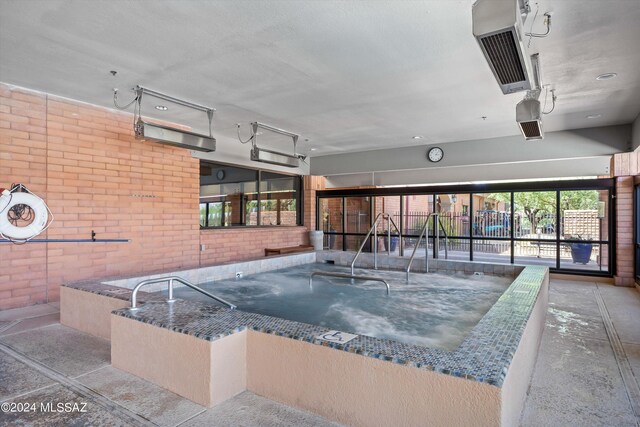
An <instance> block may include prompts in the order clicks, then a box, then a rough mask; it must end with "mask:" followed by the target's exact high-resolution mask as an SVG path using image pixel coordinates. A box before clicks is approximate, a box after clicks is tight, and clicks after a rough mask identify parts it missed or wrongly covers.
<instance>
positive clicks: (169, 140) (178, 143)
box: [114, 86, 216, 152]
mask: <svg viewBox="0 0 640 427" xmlns="http://www.w3.org/2000/svg"><path fill="white" fill-rule="evenodd" d="M134 90H135V92H136V95H137V97H136V99H135V101H137V103H138V110H137V111H138V114H137V118H138V120H137V121H136V122H135V124H134V126H133V130H134V133H135V136H136V139H141V140H151V141H153V142H158V143H160V144H166V145H172V146H174V147H180V148H187V149H189V150H197V151H204V152H211V151H215V150H216V139H215V138H214V137H213V135H212V134H211V122H212V120H213V112H214V111H215V109H214V108H211V107H206V106H204V105H199V104H195V103H193V102H189V101H185V100H182V99H179V98H175V97H173V96H169V95H167V94H164V93H161V92H157V91H155V90H151V89H148V88H145V87H142V86H136V88H135V89H134ZM145 94H147V95H149V96H152V97H154V98H159V99H162V100H165V101H169V102H172V103H174V104H178V105H182V106H185V107H188V108H192V109H194V110H200V111H203V112H205V113H206V114H207V117H208V119H209V135H208V136H207V135H201V134H198V133H194V132H188V131H185V130H181V129H176V128H172V127H168V126H161V125H158V124H155V123H147V122H145V121H144V120H142V112H141V110H142V108H141V107H142V97H143V96H144V95H145ZM115 96H116V94H114V100H115ZM114 102H115V101H114ZM155 108H156V109H157V110H160V111H166V110H168V109H169V108H168V107H166V106H164V105H156V107H155Z"/></svg>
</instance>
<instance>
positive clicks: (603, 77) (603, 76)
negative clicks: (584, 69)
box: [596, 73, 618, 80]
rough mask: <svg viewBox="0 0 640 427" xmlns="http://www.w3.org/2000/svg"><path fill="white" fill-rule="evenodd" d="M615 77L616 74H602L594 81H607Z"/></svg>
mask: <svg viewBox="0 0 640 427" xmlns="http://www.w3.org/2000/svg"><path fill="white" fill-rule="evenodd" d="M617 75H618V74H617V73H604V74H600V75H599V76H598V77H596V80H609V79H613V78H615V77H616V76H617Z"/></svg>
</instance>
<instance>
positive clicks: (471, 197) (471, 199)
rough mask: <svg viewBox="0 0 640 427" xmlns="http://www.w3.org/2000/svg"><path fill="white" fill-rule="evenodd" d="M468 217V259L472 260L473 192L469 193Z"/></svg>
mask: <svg viewBox="0 0 640 427" xmlns="http://www.w3.org/2000/svg"><path fill="white" fill-rule="evenodd" d="M469 218H470V220H469V261H473V228H474V227H475V222H476V221H475V215H474V213H473V193H469Z"/></svg>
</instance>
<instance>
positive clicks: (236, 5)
mask: <svg viewBox="0 0 640 427" xmlns="http://www.w3.org/2000/svg"><path fill="white" fill-rule="evenodd" d="M514 1H515V0H514ZM472 3H473V2H472V0H439V1H436V0H433V1H301V0H298V1H252V0H250V1H238V0H235V1H194V0H182V1H162V2H158V1H155V0H144V1H141V0H138V1H113V0H112V1H101V0H92V1H84V0H83V1H80V0H76V1H73V0H66V1H65V0H23V1H18V0H0V81H3V82H6V83H11V84H15V85H19V86H24V87H28V88H33V89H37V90H42V91H46V92H49V93H52V94H57V95H61V96H65V97H69V98H73V99H77V100H81V101H85V102H90V103H93V104H98V105H103V106H112V92H111V88H113V87H118V88H120V89H121V90H124V89H126V88H131V87H133V86H135V85H136V84H140V85H143V86H147V87H149V88H151V89H154V90H158V91H161V92H165V93H168V94H172V95H174V96H177V97H180V98H183V99H188V100H191V101H194V102H198V103H202V104H205V105H211V106H213V107H215V108H216V109H217V112H216V115H215V119H214V127H215V134H216V135H219V136H223V137H230V138H236V136H235V134H236V127H235V123H243V124H247V123H249V122H252V121H255V120H259V121H262V122H265V123H269V124H271V125H274V126H277V127H280V128H284V129H288V130H291V131H293V132H297V133H299V134H301V135H302V136H301V141H302V147H300V150H299V151H301V152H306V151H307V150H309V149H310V148H311V147H314V148H316V150H315V151H313V152H311V153H310V154H311V155H312V156H314V155H327V154H333V153H340V152H354V151H362V150H373V149H380V148H390V147H394V146H410V145H416V144H432V143H443V142H451V141H460V140H470V139H474V140H477V139H484V138H493V137H500V136H506V135H514V134H517V133H518V129H517V127H516V124H515V104H516V103H517V102H518V101H519V100H520V99H521V98H522V94H514V95H508V96H504V95H502V94H501V92H500V90H499V88H498V85H497V83H496V81H495V79H494V77H493V75H492V74H491V72H490V70H489V67H488V65H487V63H486V61H485V60H484V58H483V56H482V54H481V52H480V49H479V47H478V45H477V43H476V41H475V39H474V38H473V36H472V34H471V5H472ZM531 3H532V7H533V8H534V11H535V7H536V5H535V2H534V0H531ZM539 6H540V14H542V13H544V12H547V11H551V12H552V13H553V15H552V16H553V24H552V29H551V34H550V35H549V37H547V38H544V39H533V40H532V41H531V52H532V53H533V52H540V56H541V61H542V78H543V83H547V84H551V85H553V87H554V88H555V89H556V93H557V95H558V103H557V106H556V109H555V111H554V112H553V113H552V114H550V115H548V116H545V119H544V126H545V130H546V131H552V130H565V129H576V128H584V127H593V126H603V125H611V124H622V123H629V122H631V121H632V120H633V119H634V118H635V117H636V116H637V115H638V113H639V112H640V72H639V70H640V1H638V0H556V1H552V0H540V1H539ZM532 16H533V13H532V14H531V15H530V17H532ZM529 25H530V20H528V21H527V23H526V28H527V30H528V28H529ZM535 30H536V31H542V30H543V28H542V26H541V20H538V21H537V25H536V29H535ZM110 70H117V71H118V74H117V75H116V76H115V77H113V76H111V74H110V73H109V71H110ZM606 72H615V73H618V77H617V78H616V79H613V80H609V81H597V80H595V77H596V76H597V75H599V74H601V73H606ZM131 97H132V94H130V93H128V92H126V91H123V92H121V98H122V101H123V102H124V101H126V100H128V99H130V98H131ZM548 108H549V106H548V107H547V109H548ZM145 111H147V112H149V111H151V110H149V108H147V109H146V110H145ZM176 111H177V109H170V110H169V111H168V112H167V113H165V114H166V118H167V119H169V120H176V119H177V120H178V121H181V122H186V124H193V123H196V122H193V119H194V117H188V116H186V115H184V114H183V113H177V112H176ZM153 112H154V113H156V114H154V115H155V116H160V115H161V114H162V113H158V112H156V111H153ZM596 113H597V114H601V115H602V116H601V117H600V118H598V119H587V118H586V116H587V115H589V114H596ZM482 116H486V117H487V119H486V120H483V119H482V118H481V117H482ZM197 117H198V118H199V119H200V120H201V123H200V124H204V123H206V120H205V119H204V115H201V116H197ZM247 131H248V128H247V127H246V126H245V128H244V135H243V136H245V137H246V135H247V133H246V132H247ZM413 135H423V136H424V137H425V139H423V140H419V141H416V140H412V139H411V137H412V136H413ZM305 138H307V139H309V141H308V142H305V141H304V139H305ZM238 145H239V143H238ZM245 148H246V147H245Z"/></svg>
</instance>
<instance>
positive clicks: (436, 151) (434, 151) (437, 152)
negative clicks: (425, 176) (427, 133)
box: [427, 147, 444, 163]
mask: <svg viewBox="0 0 640 427" xmlns="http://www.w3.org/2000/svg"><path fill="white" fill-rule="evenodd" d="M443 157H444V151H442V148H440V147H433V148H430V149H429V151H427V158H428V159H429V160H430V161H432V162H433V163H436V162H439V161H440V160H442V158H443Z"/></svg>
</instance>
